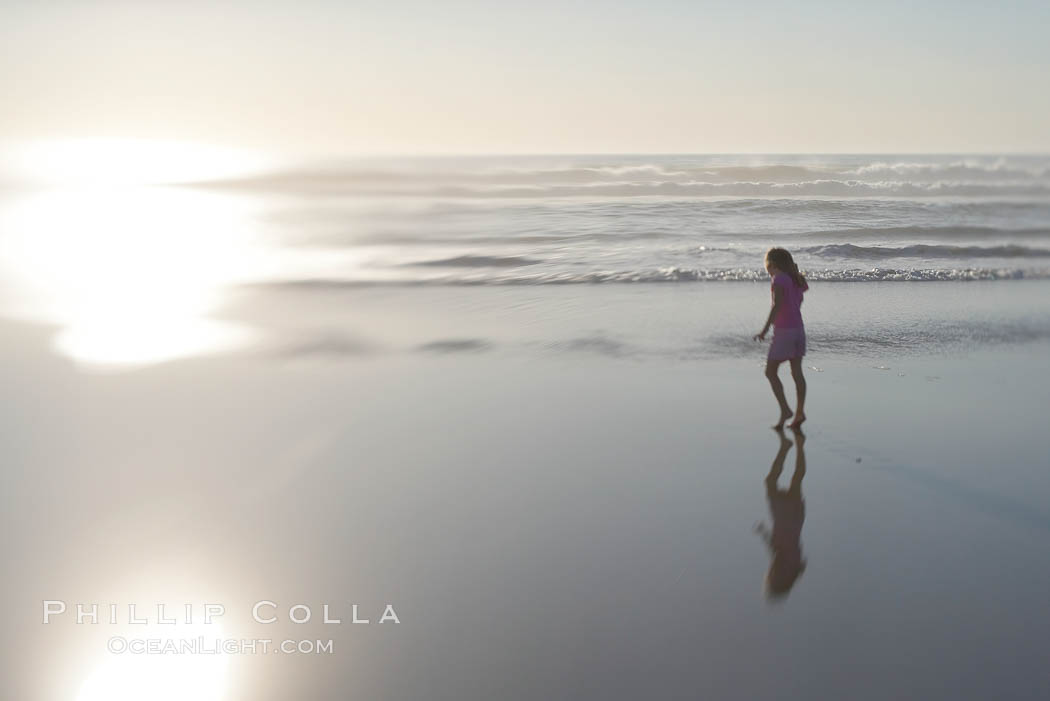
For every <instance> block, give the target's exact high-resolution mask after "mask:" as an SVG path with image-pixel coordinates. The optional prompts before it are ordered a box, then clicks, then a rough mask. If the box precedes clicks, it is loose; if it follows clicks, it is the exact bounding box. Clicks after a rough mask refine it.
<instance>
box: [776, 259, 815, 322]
mask: <svg viewBox="0 0 1050 701" xmlns="http://www.w3.org/2000/svg"><path fill="white" fill-rule="evenodd" d="M777 287H779V288H781V289H782V290H783V291H784V297H783V302H781V305H780V311H778V312H777V316H776V318H775V319H773V327H774V328H775V329H797V328H800V327H801V326H802V293H803V292H804V291H805V290H808V289H809V286H808V285H807V286H806V287H799V286H798V285H796V284H795V281H794V280H792V279H791V276H790V275H788V274H787V273H785V272H779V273H777V274H776V275H775V276H774V277H773V283H772V284H771V285H770V286H769V294H770V296H771V297H772V299H773V301H774V302H775V301H776V296H775V294H774V290H775V288H777Z"/></svg>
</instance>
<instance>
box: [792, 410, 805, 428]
mask: <svg viewBox="0 0 1050 701" xmlns="http://www.w3.org/2000/svg"><path fill="white" fill-rule="evenodd" d="M805 420H806V412H802V413H800V414H799V415H798V416H796V417H795V420H794V421H792V422H791V426H790V427H789V428H792V429H796V428H799V427H800V426H802V422H803V421H805Z"/></svg>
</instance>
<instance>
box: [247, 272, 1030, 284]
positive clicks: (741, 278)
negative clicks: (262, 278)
mask: <svg viewBox="0 0 1050 701" xmlns="http://www.w3.org/2000/svg"><path fill="white" fill-rule="evenodd" d="M804 273H805V275H806V278H807V279H808V280H810V281H811V282H836V283H839V282H841V283H848V282H970V281H987V280H1024V279H1029V280H1032V279H1038V280H1046V279H1050V268H1047V269H1043V270H1020V269H1007V268H964V269H957V270H940V269H932V268H930V269H925V268H924V269H893V268H874V269H868V270H861V269H850V270H806V271H804ZM768 281H769V275H768V274H767V273H766V272H765V271H764V270H752V269H741V268H737V269H724V270H701V269H692V268H659V269H654V270H641V271H594V272H588V273H537V274H532V275H446V276H439V277H429V278H404V279H345V280H344V279H336V278H308V279H299V280H285V281H278V282H270V283H257V284H260V285H262V286H277V287H292V288H305V289H327V288H333V289H338V288H355V287H379V286H445V285H448V286H453V285H461V286H469V285H586V284H617V283H619V284H624V283H656V282H763V283H768Z"/></svg>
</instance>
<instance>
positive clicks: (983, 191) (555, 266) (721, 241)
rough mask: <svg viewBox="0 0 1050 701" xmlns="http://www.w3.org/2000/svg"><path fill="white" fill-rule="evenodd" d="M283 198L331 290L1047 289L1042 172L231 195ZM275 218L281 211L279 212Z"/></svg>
mask: <svg viewBox="0 0 1050 701" xmlns="http://www.w3.org/2000/svg"><path fill="white" fill-rule="evenodd" d="M213 185H214V186H215V187H217V188H220V187H225V188H227V189H236V190H239V191H244V192H258V193H265V194H266V195H268V196H270V197H273V198H279V202H280V204H279V205H275V209H274V210H273V216H274V219H275V221H274V224H276V226H277V230H278V231H277V232H276V233H277V238H278V239H280V240H284V241H287V242H289V243H290V244H292V245H295V246H310V247H316V248H318V249H328V250H329V251H331V252H333V253H335V254H337V256H339V257H341V258H345V259H346V260H347V262H346V264H345V265H342V266H340V267H339V268H338V269H335V270H333V269H331V268H329V267H327V266H326V267H325V268H324V269H323V270H314V271H311V270H309V269H308V268H307V269H303V270H300V271H299V274H301V275H303V276H305V277H309V278H311V279H313V278H315V277H324V278H325V279H331V280H333V281H339V282H344V283H379V282H384V283H399V284H564V283H603V282H664V281H667V282H693V281H708V280H753V279H756V278H758V279H762V278H764V277H765V273H764V271H763V270H762V256H763V254H764V252H765V250H766V249H767V248H768V247H770V246H772V245H779V246H784V247H787V248H789V249H790V250H791V251H792V252H793V253H794V254H795V255H796V257H797V259H798V262H799V263H800V266H801V267H802V269H803V270H804V271H805V272H806V274H807V275H808V276H809V277H810V278H812V279H814V280H821V281H835V282H840V281H846V282H854V281H870V280H892V281H898V280H899V281H933V280H975V279H982V280H983V279H1004V278H1005V279H1018V278H1031V277H1045V276H1047V275H1048V273H1050V243H1048V242H1050V157H1043V156H904V155H891V154H886V155H875V156H871V155H863V156H841V155H836V156H819V155H808V156H804V155H792V156H757V155H754V156H753V155H724V156H644V155H630V156H529V157H520V156H519V157H496V156H491V157H476V158H429V159H374V160H366V161H356V162H351V163H333V164H328V165H321V166H316V165H315V166H312V167H303V168H299V169H289V170H287V171H284V172H279V173H273V174H270V175H263V176H260V177H257V178H253V179H245V180H240V181H235V182H228V183H214V184H213ZM275 201H276V199H275Z"/></svg>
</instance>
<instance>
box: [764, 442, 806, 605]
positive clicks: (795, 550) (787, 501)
mask: <svg viewBox="0 0 1050 701" xmlns="http://www.w3.org/2000/svg"><path fill="white" fill-rule="evenodd" d="M778 435H779V436H780V449H779V450H778V451H777V456H776V457H775V458H774V459H773V466H772V467H770V468H769V474H768V475H766V497H767V498H768V499H769V512H770V514H771V515H772V517H773V526H772V530H770V529H769V528H767V527H766V524H764V523H760V524H759V525H758V526H756V527H755V530H756V531H757V532H758V533H759V534H760V535H761V536H762V539H763V540H765V541H766V543H767V544H768V545H769V549H770V551H771V553H772V555H773V561H772V562H771V563H770V564H769V572H768V573H767V574H766V594H767V596H769V598H771V599H777V598H780V597H783V596H786V595H787V593H788V592H789V591H791V587H793V586H794V585H795V581H796V580H797V579H798V577H799V575H800V574H802V571H803V570H805V569H806V561H805V560H804V559H803V558H802V543H801V542H800V539H801V537H802V522H803V521H804V520H805V518H806V503H805V502H804V501H803V500H802V478H803V477H805V476H806V454H805V451H804V449H803V446H804V444H805V442H806V437H805V436H804V435H802V433H801V431H799V432H796V433H795V437H796V441H797V444H798V449H797V450H796V452H795V473H794V474H793V475H791V484H790V485H788V488H787V489H786V490H782V489H780V488H779V487H778V486H777V480H778V479H780V473H781V472H783V470H784V459H785V458H786V457H787V453H788V451H789V450H791V441H789V440H788V439H787V436H785V435H784V432H783V431H780V432H779V434H778Z"/></svg>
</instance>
